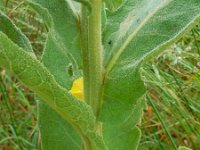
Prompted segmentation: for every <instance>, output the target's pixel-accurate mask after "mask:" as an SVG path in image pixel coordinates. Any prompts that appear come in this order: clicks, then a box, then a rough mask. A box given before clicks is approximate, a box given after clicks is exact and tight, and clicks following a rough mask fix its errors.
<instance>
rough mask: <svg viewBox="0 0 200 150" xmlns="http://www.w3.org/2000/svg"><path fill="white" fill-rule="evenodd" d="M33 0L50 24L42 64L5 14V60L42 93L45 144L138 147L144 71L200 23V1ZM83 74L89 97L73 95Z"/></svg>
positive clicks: (0, 44)
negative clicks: (199, 21)
mask: <svg viewBox="0 0 200 150" xmlns="http://www.w3.org/2000/svg"><path fill="white" fill-rule="evenodd" d="M77 2H78V3H77ZM0 3H3V2H0ZM104 3H105V5H104ZM27 4H28V5H29V6H30V7H32V8H33V9H34V10H35V11H37V12H38V14H40V15H41V17H42V18H43V19H44V22H45V24H46V27H47V29H48V39H47V42H46V47H45V50H44V53H43V57H42V61H39V60H37V58H36V57H35V55H34V53H33V51H32V48H31V45H30V42H29V41H28V40H27V38H26V37H25V36H24V35H23V33H22V32H21V31H20V30H19V29H18V28H17V27H16V26H15V25H14V24H13V23H12V22H11V21H10V19H9V18H8V17H6V16H5V15H4V14H3V13H1V15H0V65H1V66H4V67H5V68H7V69H9V70H11V72H12V73H14V74H15V75H16V76H17V77H18V78H19V79H20V80H21V81H22V82H23V83H24V84H25V85H26V86H27V87H29V88H30V89H31V90H33V91H34V92H35V93H36V94H37V96H39V97H40V99H41V101H40V102H39V126H40V131H41V137H42V148H43V149H44V150H51V149H52V150H60V149H66V150H67V149H69V150H71V149H74V150H80V149H87V150H90V149H93V150H104V149H105V150H107V149H109V150H115V149H120V150H122V149H127V150H129V149H137V146H138V142H139V140H140V136H141V132H140V129H139V128H138V127H137V125H138V123H139V122H140V120H141V117H142V111H143V108H144V106H145V102H144V101H142V100H141V97H142V96H143V95H144V94H145V87H144V84H143V81H142V80H141V77H140V73H139V68H140V66H141V65H142V64H143V63H144V62H146V61H147V60H149V59H150V58H152V57H155V56H157V55H158V54H159V53H161V52H162V51H163V50H164V48H165V47H166V46H168V45H169V44H171V43H172V42H174V41H175V40H177V39H178V38H180V37H181V35H182V34H183V33H184V32H186V31H187V30H189V29H190V28H191V27H192V26H193V25H195V23H196V22H197V21H198V20H199V16H200V1H199V0H190V1H188V0H187V1H186V0H121V1H114V0H105V1H101V0H90V1H89V0H88V1H87V0H85V1H84V0H80V1H79V0H76V2H74V1H72V0H32V1H28V2H27ZM82 76H83V79H84V101H80V100H78V99H77V98H76V97H75V96H74V95H72V94H71V92H70V89H71V88H72V84H73V82H74V81H75V80H76V79H78V78H80V77H82Z"/></svg>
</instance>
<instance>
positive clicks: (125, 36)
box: [100, 0, 200, 150]
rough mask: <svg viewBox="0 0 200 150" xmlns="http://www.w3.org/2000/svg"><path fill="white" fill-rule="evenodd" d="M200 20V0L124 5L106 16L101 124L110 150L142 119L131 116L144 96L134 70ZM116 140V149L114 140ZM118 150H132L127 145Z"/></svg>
mask: <svg viewBox="0 0 200 150" xmlns="http://www.w3.org/2000/svg"><path fill="white" fill-rule="evenodd" d="M199 16H200V1H199V0H191V1H187V0H133V1H131V0H129V1H126V2H125V3H124V4H123V5H122V7H120V8H119V9H118V10H117V11H116V12H114V13H107V27H106V31H105V32H104V34H103V35H104V38H103V44H104V48H105V59H104V60H105V61H104V63H105V64H104V65H105V68H106V73H105V82H104V84H105V85H104V97H103V106H102V111H101V113H100V120H101V121H102V122H103V123H104V138H105V139H106V140H105V141H106V142H107V143H106V144H107V145H109V148H110V149H111V150H114V149H118V148H119V149H120V147H121V145H125V144H126V143H125V142H123V139H127V138H130V136H128V133H129V132H131V130H132V128H134V126H135V125H136V124H137V123H138V122H139V119H136V118H140V117H139V116H141V114H134V113H133V110H134V108H136V107H137V104H138V98H140V97H141V96H142V95H143V94H144V93H145V88H144V85H143V82H142V81H141V79H140V75H139V67H140V66H141V64H142V63H143V62H145V61H147V60H148V59H150V58H151V57H155V56H157V54H159V53H160V52H162V51H163V50H164V48H165V47H166V46H168V45H169V44H171V43H172V42H174V41H175V40H177V39H178V38H179V37H180V36H181V35H182V34H183V33H185V32H186V31H187V30H189V29H190V28H191V27H192V26H193V25H194V24H195V23H196V22H197V21H198V18H199ZM119 22H121V23H119ZM142 107H143V106H142V105H141V107H140V108H138V109H142ZM138 115H139V116H138ZM127 126H129V128H127ZM131 126H132V128H130V127H131ZM116 133H118V134H117V135H116ZM122 134H127V136H124V137H123V136H121V135H122ZM110 137H112V140H110V141H109V139H110ZM120 138H121V142H119V143H118V144H117V145H116V143H115V142H114V141H117V140H118V139H120ZM138 138H139V136H138ZM132 142H134V141H132ZM123 149H130V150H132V149H135V148H133V147H131V145H127V146H125V147H123Z"/></svg>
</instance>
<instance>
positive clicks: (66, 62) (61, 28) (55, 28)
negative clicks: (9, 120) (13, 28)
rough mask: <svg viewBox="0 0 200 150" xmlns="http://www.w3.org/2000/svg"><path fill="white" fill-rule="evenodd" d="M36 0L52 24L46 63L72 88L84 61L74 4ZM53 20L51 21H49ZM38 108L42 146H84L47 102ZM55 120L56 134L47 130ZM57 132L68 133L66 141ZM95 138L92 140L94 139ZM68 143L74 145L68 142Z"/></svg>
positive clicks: (55, 75) (61, 81)
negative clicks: (60, 123) (82, 59)
mask: <svg viewBox="0 0 200 150" xmlns="http://www.w3.org/2000/svg"><path fill="white" fill-rule="evenodd" d="M34 1H35V2H37V3H38V4H39V5H38V6H37V4H34V3H32V5H33V6H34V9H35V10H37V12H39V13H40V15H41V16H42V17H43V19H44V21H45V22H46V23H47V26H48V27H49V28H48V30H49V34H48V40H47V44H46V47H45V51H44V54H43V63H44V65H45V66H46V67H47V68H48V69H49V70H50V72H51V73H52V74H53V75H54V77H55V79H56V81H57V82H58V83H59V84H60V85H61V86H63V87H64V88H67V89H68V90H69V89H70V88H71V83H72V81H73V80H74V79H76V78H77V77H79V76H80V75H81V71H80V67H81V62H82V61H81V59H80V58H81V56H80V55H81V51H80V45H79V43H80V39H79V38H80V31H79V28H78V26H79V20H78V15H77V14H76V10H75V9H73V3H68V2H67V1H65V0H58V1H56V0H34ZM45 9H46V10H48V12H49V14H47V15H44V14H45V13H48V12H45ZM63 14H65V15H63ZM48 15H50V17H49V16H48ZM50 18H52V19H50ZM51 20H52V23H49V22H50V21H51ZM49 24H50V25H49ZM39 107H40V109H39V114H40V119H39V120H40V121H39V124H40V126H41V127H42V128H40V131H41V134H42V147H43V149H48V150H50V149H52V150H55V149H66V150H67V149H69V150H71V149H77V150H78V149H82V146H81V145H83V144H82V141H81V140H80V136H79V135H78V134H77V133H76V132H77V131H75V130H74V129H73V127H72V125H71V124H70V123H69V122H66V121H63V119H62V118H61V117H60V116H59V115H58V114H56V113H55V111H54V110H52V109H50V108H48V106H47V105H45V104H44V103H42V102H41V103H40V106H39ZM45 114H48V115H45ZM52 122H54V124H55V125H54V126H53V127H52V128H51V131H52V132H53V133H57V134H53V135H52V133H49V132H47V130H46V129H48V128H49V126H51V124H52ZM59 122H62V128H63V130H64V131H65V132H63V133H61V130H60V129H59V128H57V127H56V124H57V126H59ZM92 132H93V131H92ZM94 132H95V131H94ZM58 134H61V135H63V136H64V135H66V136H65V138H64V139H65V140H66V141H65V140H63V136H60V137H59V136H56V135H58ZM91 134H92V135H91V136H92V137H93V138H94V139H95V138H98V137H95V133H91ZM43 137H46V138H43ZM48 137H49V138H48ZM82 138H83V137H82ZM93 138H92V140H91V141H93V140H94V139H93ZM49 139H51V140H49ZM53 139H54V140H53ZM58 140H59V141H60V143H59V144H58V143H57V141H58ZM74 141H75V142H74ZM97 141H98V142H99V143H101V141H102V139H99V140H98V139H97ZM69 143H71V144H70V145H69ZM99 143H98V144H99ZM94 145H95V144H94ZM100 145H101V144H100ZM55 146H56V147H55ZM96 149H97V147H96ZM101 149H102V147H101Z"/></svg>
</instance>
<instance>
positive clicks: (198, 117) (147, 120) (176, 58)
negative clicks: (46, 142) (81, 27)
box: [0, 0, 200, 150]
mask: <svg viewBox="0 0 200 150" xmlns="http://www.w3.org/2000/svg"><path fill="white" fill-rule="evenodd" d="M5 2H6V5H2V3H1V2H0V9H1V11H3V12H4V13H6V14H7V15H8V16H9V17H10V18H11V19H12V20H13V22H15V24H16V25H17V26H18V27H19V28H20V29H21V30H22V31H23V32H24V33H25V34H26V36H27V37H28V38H29V39H30V40H31V42H32V46H33V49H34V51H35V52H36V53H37V56H38V58H39V59H40V57H41V54H42V49H43V46H44V43H45V39H46V33H47V32H46V28H45V26H44V24H43V22H42V19H41V18H40V17H39V16H38V15H37V14H36V13H35V12H34V11H33V10H31V9H30V8H29V7H28V6H26V5H25V4H24V1H23V0H5ZM144 42H145V41H144ZM141 74H142V76H143V79H144V81H145V84H146V85H147V87H148V92H147V95H146V96H145V97H144V98H142V100H146V101H147V102H148V105H147V107H146V110H145V112H144V118H143V119H142V121H141V125H140V127H141V129H142V132H143V136H142V140H141V143H140V145H139V150H154V149H155V150H171V149H174V147H175V145H185V146H187V147H189V148H191V149H193V150H199V149H200V23H199V25H197V26H196V27H194V28H193V29H192V31H190V32H189V33H187V34H185V35H184V37H182V38H181V39H180V40H179V41H178V42H177V43H174V44H173V45H171V46H170V47H169V48H168V49H166V51H165V52H164V53H163V54H162V55H161V56H159V57H157V58H156V59H154V60H152V61H151V62H149V63H148V64H146V65H145V66H144V67H143V68H142V70H141ZM36 101H37V100H36ZM36 101H35V98H34V94H33V93H32V92H31V91H29V90H27V89H26V88H25V87H24V86H23V85H21V84H20V83H19V82H18V81H17V79H16V78H15V77H14V76H13V75H11V74H9V73H8V72H7V71H6V70H4V69H3V68H1V70H0V150H18V149H19V150H27V149H31V150H34V149H39V148H40V138H39V131H38V127H37V118H36V115H37V104H36Z"/></svg>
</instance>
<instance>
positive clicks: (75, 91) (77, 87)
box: [70, 77, 83, 101]
mask: <svg viewBox="0 0 200 150" xmlns="http://www.w3.org/2000/svg"><path fill="white" fill-rule="evenodd" d="M70 93H72V95H74V96H75V97H76V98H77V99H79V100H81V101H82V100H83V77H80V78H78V79H76V80H75V81H74V82H73V85H72V88H71V90H70Z"/></svg>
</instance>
